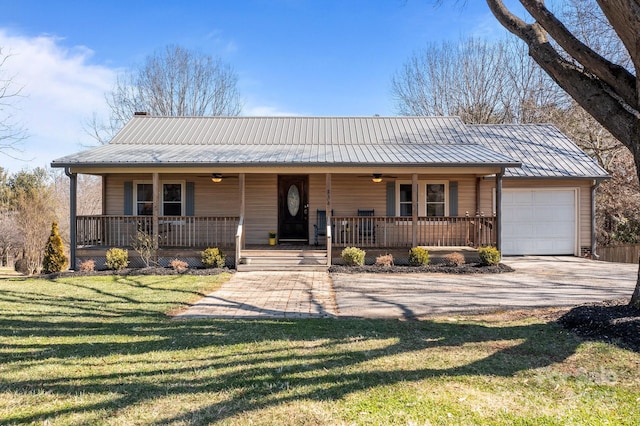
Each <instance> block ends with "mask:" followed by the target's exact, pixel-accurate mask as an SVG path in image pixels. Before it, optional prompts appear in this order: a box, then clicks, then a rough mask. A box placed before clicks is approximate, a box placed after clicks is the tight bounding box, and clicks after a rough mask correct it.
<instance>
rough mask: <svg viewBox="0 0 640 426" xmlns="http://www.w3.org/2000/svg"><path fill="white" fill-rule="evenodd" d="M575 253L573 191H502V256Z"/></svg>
mask: <svg viewBox="0 0 640 426" xmlns="http://www.w3.org/2000/svg"><path fill="white" fill-rule="evenodd" d="M575 252H576V191H575V190H573V189H562V190H545V189H517V190H515V189H504V190H503V193H502V253H503V254H505V255H545V254H553V255H558V254H568V255H572V254H574V253H575Z"/></svg>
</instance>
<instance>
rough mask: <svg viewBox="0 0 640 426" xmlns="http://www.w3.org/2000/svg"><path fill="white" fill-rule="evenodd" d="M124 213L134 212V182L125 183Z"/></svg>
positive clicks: (128, 214) (130, 213)
mask: <svg viewBox="0 0 640 426" xmlns="http://www.w3.org/2000/svg"><path fill="white" fill-rule="evenodd" d="M124 214H125V215H126V216H131V215H132V214H133V182H125V183H124Z"/></svg>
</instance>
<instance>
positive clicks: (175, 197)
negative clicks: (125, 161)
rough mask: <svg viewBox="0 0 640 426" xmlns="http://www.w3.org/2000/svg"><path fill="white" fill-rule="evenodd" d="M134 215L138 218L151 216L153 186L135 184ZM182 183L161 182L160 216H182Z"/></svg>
mask: <svg viewBox="0 0 640 426" xmlns="http://www.w3.org/2000/svg"><path fill="white" fill-rule="evenodd" d="M134 188H135V194H134V200H135V205H136V210H135V211H136V213H137V214H138V215H140V216H151V215H152V214H153V184H151V183H148V182H137V183H136V184H135V186H134ZM183 200H184V183H182V182H163V183H162V195H161V205H160V216H183V215H184V203H183Z"/></svg>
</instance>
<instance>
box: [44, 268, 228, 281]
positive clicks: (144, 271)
mask: <svg viewBox="0 0 640 426" xmlns="http://www.w3.org/2000/svg"><path fill="white" fill-rule="evenodd" d="M223 272H234V270H231V269H228V268H201V269H196V268H189V269H187V270H185V271H182V272H178V271H176V270H174V269H172V268H163V267H161V266H156V267H154V266H150V267H148V268H125V269H120V270H119V271H114V270H111V269H109V270H100V271H85V272H83V271H65V272H57V273H55V274H42V275H39V276H38V277H39V278H46V279H53V278H59V277H91V276H108V275H118V276H125V277H126V276H136V275H197V276H207V275H218V274H222V273H223Z"/></svg>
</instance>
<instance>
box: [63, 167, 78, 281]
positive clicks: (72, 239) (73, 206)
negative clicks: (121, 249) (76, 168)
mask: <svg viewBox="0 0 640 426" xmlns="http://www.w3.org/2000/svg"><path fill="white" fill-rule="evenodd" d="M64 174H65V175H67V176H68V177H69V257H70V259H69V269H70V270H72V271H75V270H76V244H77V235H76V234H77V227H78V224H77V208H78V203H77V200H78V174H77V173H71V170H70V169H69V167H66V168H65V169H64Z"/></svg>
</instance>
